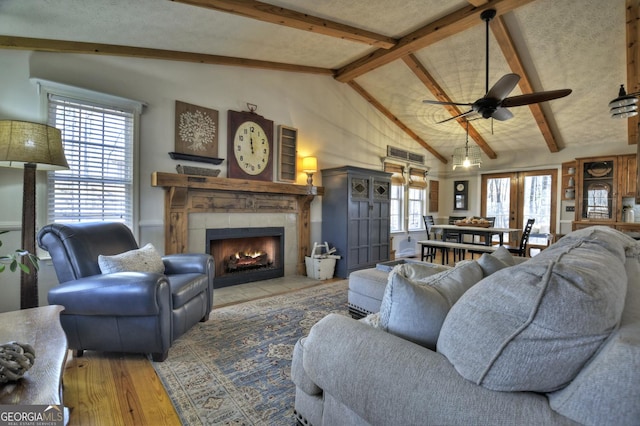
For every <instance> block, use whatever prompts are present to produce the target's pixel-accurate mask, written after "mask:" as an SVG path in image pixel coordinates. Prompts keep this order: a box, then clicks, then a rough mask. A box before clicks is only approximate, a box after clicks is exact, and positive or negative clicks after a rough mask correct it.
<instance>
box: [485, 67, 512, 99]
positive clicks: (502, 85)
mask: <svg viewBox="0 0 640 426" xmlns="http://www.w3.org/2000/svg"><path fill="white" fill-rule="evenodd" d="M518 81H520V76H519V75H518V74H513V73H511V74H505V75H503V76H502V77H501V78H500V80H498V82H497V83H496V84H494V85H493V87H491V89H489V91H488V92H487V94H486V95H484V97H485V98H491V99H498V100H503V99H504V98H506V97H507V95H509V93H511V91H512V90H513V88H514V87H516V84H518Z"/></svg>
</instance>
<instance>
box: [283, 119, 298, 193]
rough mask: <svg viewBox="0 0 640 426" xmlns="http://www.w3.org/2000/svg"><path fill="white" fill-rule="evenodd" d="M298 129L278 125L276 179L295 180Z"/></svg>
mask: <svg viewBox="0 0 640 426" xmlns="http://www.w3.org/2000/svg"><path fill="white" fill-rule="evenodd" d="M297 147H298V129H295V128H293V127H288V126H283V125H279V126H278V180H281V181H284V182H295V181H296V173H297V169H296V159H297Z"/></svg>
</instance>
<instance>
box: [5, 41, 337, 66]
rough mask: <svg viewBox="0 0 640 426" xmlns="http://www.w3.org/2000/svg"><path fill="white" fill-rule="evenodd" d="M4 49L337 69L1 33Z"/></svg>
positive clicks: (214, 63) (205, 62) (203, 62)
mask: <svg viewBox="0 0 640 426" xmlns="http://www.w3.org/2000/svg"><path fill="white" fill-rule="evenodd" d="M0 48H4V49H17V50H35V51H41V52H63V53H84V54H92V55H110V56H125V57H133V58H146V59H162V60H166V61H181V62H195V63H199V64H210V65H230V66H238V67H247V68H261V69H269V70H277V71H289V72H299V73H307V74H323V75H329V76H331V75H333V71H332V70H330V69H328V68H319V67H308V66H303V65H292V64H283V63H280V62H270V61H258V60H254V59H244V58H233V57H229V56H219V55H207V54H202V53H191V52H180V51H175V50H162V49H148V48H143V47H131V46H118V45H113V44H100V43H85V42H78V41H64V40H49V39H42V38H27V37H13V36H4V35H0Z"/></svg>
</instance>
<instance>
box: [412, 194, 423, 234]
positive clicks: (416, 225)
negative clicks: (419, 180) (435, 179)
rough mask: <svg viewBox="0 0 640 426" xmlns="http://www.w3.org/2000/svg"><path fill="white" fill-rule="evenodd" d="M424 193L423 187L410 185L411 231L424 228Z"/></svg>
mask: <svg viewBox="0 0 640 426" xmlns="http://www.w3.org/2000/svg"><path fill="white" fill-rule="evenodd" d="M424 194H425V190H424V189H422V188H412V187H409V231H419V230H422V229H424V220H423V219H422V216H424V205H425V202H424Z"/></svg>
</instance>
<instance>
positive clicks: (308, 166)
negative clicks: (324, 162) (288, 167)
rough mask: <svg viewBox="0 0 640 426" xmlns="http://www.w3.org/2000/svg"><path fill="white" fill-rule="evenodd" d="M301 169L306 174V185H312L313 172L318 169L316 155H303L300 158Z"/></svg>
mask: <svg viewBox="0 0 640 426" xmlns="http://www.w3.org/2000/svg"><path fill="white" fill-rule="evenodd" d="M302 171H303V172H305V173H306V174H307V185H309V186H313V174H314V173H315V172H317V171H318V159H317V158H316V157H304V158H303V159H302Z"/></svg>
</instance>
